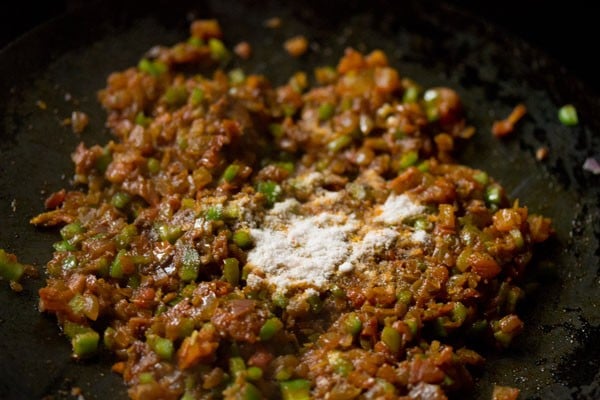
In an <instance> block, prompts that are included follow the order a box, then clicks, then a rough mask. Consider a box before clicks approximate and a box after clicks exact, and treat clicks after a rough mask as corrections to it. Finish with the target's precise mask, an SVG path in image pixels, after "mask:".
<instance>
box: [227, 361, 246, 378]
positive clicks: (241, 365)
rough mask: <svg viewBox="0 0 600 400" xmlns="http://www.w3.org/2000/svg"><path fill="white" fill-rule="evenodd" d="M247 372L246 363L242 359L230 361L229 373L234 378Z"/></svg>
mask: <svg viewBox="0 0 600 400" xmlns="http://www.w3.org/2000/svg"><path fill="white" fill-rule="evenodd" d="M245 370H246V363H245V362H244V359H243V358H242V357H231V358H230V359H229V372H230V373H231V375H233V376H237V375H238V374H240V373H242V372H244V371H245Z"/></svg>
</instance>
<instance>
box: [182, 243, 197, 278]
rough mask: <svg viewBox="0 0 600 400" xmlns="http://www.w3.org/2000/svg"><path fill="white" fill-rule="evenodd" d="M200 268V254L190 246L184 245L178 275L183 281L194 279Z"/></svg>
mask: <svg viewBox="0 0 600 400" xmlns="http://www.w3.org/2000/svg"><path fill="white" fill-rule="evenodd" d="M199 270H200V255H199V254H198V251H197V250H196V249H195V248H194V247H192V246H186V247H185V248H184V250H183V257H182V263H181V267H180V269H179V277H180V278H181V280H182V281H184V282H190V281H195V280H196V278H198V272H199Z"/></svg>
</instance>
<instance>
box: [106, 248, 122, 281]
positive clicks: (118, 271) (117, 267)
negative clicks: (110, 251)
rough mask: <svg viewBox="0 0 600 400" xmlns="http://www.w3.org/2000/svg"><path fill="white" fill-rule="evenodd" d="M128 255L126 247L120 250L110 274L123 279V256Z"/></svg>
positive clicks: (111, 266)
mask: <svg viewBox="0 0 600 400" xmlns="http://www.w3.org/2000/svg"><path fill="white" fill-rule="evenodd" d="M125 256H126V252H125V249H121V250H119V252H118V253H117V255H116V256H115V259H114V260H113V262H112V264H111V265H110V269H109V272H108V274H109V275H110V276H111V277H112V278H116V279H121V278H123V276H125V274H124V273H123V261H122V258H123V257H125Z"/></svg>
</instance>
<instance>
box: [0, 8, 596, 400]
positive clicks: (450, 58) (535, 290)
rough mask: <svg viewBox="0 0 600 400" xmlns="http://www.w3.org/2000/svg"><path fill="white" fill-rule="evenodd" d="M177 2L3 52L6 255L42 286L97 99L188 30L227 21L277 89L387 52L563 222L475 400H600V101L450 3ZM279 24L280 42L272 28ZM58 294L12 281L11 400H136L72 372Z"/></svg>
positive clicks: (93, 136) (100, 367) (0, 208)
mask: <svg viewBox="0 0 600 400" xmlns="http://www.w3.org/2000/svg"><path fill="white" fill-rule="evenodd" d="M166 3H167V2H162V1H156V2H154V3H152V2H145V4H144V6H143V7H142V6H139V5H138V6H133V5H131V4H123V2H121V3H119V2H112V1H111V2H102V3H101V4H100V3H96V4H91V5H89V6H88V7H86V8H84V9H82V10H80V11H74V12H71V13H69V14H66V15H64V16H62V17H60V18H58V19H55V20H53V21H51V22H49V23H47V24H45V25H42V26H41V27H39V28H38V29H36V30H35V31H33V32H31V33H30V34H28V35H26V36H25V37H23V38H21V39H20V40H19V41H17V42H14V43H13V44H12V45H10V46H9V47H7V48H5V49H4V50H3V51H2V52H1V53H0V76H2V79H0V160H1V161H0V247H2V248H4V249H6V250H8V251H11V252H15V253H17V254H18V255H19V257H20V259H21V260H22V261H23V262H26V263H31V264H33V265H35V266H37V267H38V269H39V270H40V271H42V266H43V265H44V264H45V262H46V261H47V260H48V259H49V258H50V257H51V244H52V242H54V241H56V240H57V239H58V234H57V233H56V232H54V231H44V230H39V229H34V228H33V227H31V226H30V225H29V224H28V220H29V219H30V218H31V217H32V216H34V215H35V214H37V213H39V212H40V211H42V206H43V199H44V198H45V197H46V196H47V195H48V194H49V193H51V192H53V191H56V190H58V189H60V188H62V187H69V185H70V183H69V178H70V176H72V173H73V169H72V165H71V161H70V157H69V155H70V153H71V151H72V150H73V149H74V148H75V146H76V144H77V143H78V142H79V141H80V140H83V141H84V142H86V143H87V144H88V145H89V144H91V143H98V142H99V143H106V142H107V141H108V140H109V139H110V135H109V133H108V132H107V131H106V129H105V128H104V124H103V121H104V117H105V114H104V112H103V111H102V110H101V109H100V107H99V105H98V103H97V101H96V98H95V93H96V92H97V90H98V89H100V88H102V87H103V86H104V83H105V79H106V77H107V75H108V74H109V73H110V72H111V71H115V70H119V69H123V68H126V67H128V66H130V65H135V64H136V63H137V61H138V59H139V58H140V57H141V56H142V55H143V54H144V52H145V51H146V50H148V49H149V48H150V47H151V46H153V45H155V44H172V43H175V42H177V41H179V40H183V39H184V38H185V37H186V36H187V26H188V23H189V18H191V17H194V16H195V17H216V18H218V19H219V20H220V22H221V23H222V26H224V30H225V32H226V34H225V37H226V42H227V43H228V44H229V45H233V44H235V43H237V42H239V41H241V40H247V41H248V42H250V43H251V44H252V46H253V49H254V54H253V57H252V58H251V59H250V60H248V61H244V62H239V61H234V65H239V66H242V67H243V68H244V69H245V70H246V71H249V72H254V73H262V74H266V75H267V76H268V77H269V78H270V79H272V80H273V81H274V82H275V83H276V84H278V83H282V82H283V81H284V80H285V79H286V77H288V76H290V75H291V74H292V73H293V72H295V71H297V70H300V69H302V70H306V71H312V68H314V67H315V66H318V65H325V64H334V63H335V61H336V60H337V59H338V58H339V56H340V55H341V54H342V52H343V49H344V48H345V47H347V46H352V47H355V48H357V49H359V50H365V51H366V50H370V49H375V48H381V49H383V50H384V51H386V53H387V54H388V56H389V59H390V62H391V64H392V65H394V66H396V67H397V68H399V70H400V73H401V74H402V75H403V76H407V77H411V78H413V79H415V80H416V81H417V82H419V83H421V84H422V85H423V86H424V87H428V86H438V85H445V86H450V87H452V88H454V89H456V90H457V91H458V92H459V94H460V95H461V97H462V99H463V102H464V103H465V106H466V109H467V110H468V115H469V119H470V122H471V123H472V124H473V125H474V126H476V127H477V129H478V132H477V134H476V136H475V137H474V138H473V139H472V140H471V141H470V142H469V143H467V144H466V145H465V146H464V149H463V150H462V153H461V155H460V157H459V160H460V161H461V162H463V163H466V164H467V165H470V166H473V167H475V168H482V169H485V170H486V171H488V173H489V174H490V175H492V176H494V177H495V178H497V179H498V180H499V181H500V182H501V183H502V184H503V185H504V186H505V187H506V188H507V191H508V192H509V193H510V195H511V196H512V197H516V198H519V199H520V201H521V202H522V203H523V204H526V205H528V207H529V208H530V210H531V211H532V212H536V213H542V214H545V215H547V216H550V217H552V218H553V220H554V226H555V229H556V232H557V233H556V237H555V238H554V239H553V240H552V241H551V242H550V243H547V244H545V245H544V246H543V247H542V248H540V249H538V250H540V251H539V252H538V254H539V256H538V257H537V258H536V260H534V264H533V266H532V268H531V273H530V277H529V278H530V283H528V284H527V288H528V290H527V292H528V294H527V299H526V301H525V302H524V303H523V305H522V306H521V310H520V313H521V315H522V316H523V319H524V321H525V322H526V326H525V331H524V333H523V334H522V335H521V336H520V337H519V338H518V339H517V341H516V343H515V344H514V346H513V347H512V348H511V349H508V350H506V351H502V352H496V351H489V350H487V351H484V355H485V356H486V358H487V360H488V361H487V364H486V366H485V369H484V370H483V371H479V372H476V373H475V374H476V378H477V382H476V388H475V391H474V392H473V393H472V394H470V396H471V397H473V398H481V399H485V398H489V397H490V393H491V389H492V385H493V384H501V385H509V386H516V387H519V388H520V389H521V390H522V398H524V399H570V398H581V399H586V398H589V399H594V398H600V372H599V371H600V345H598V344H597V337H598V336H600V291H599V289H598V288H599V286H600V270H599V258H600V247H599V241H600V218H599V214H600V205H599V199H600V177H598V176H595V175H593V174H591V173H589V172H587V171H584V170H583V169H582V164H583V162H584V160H585V159H586V158H587V157H589V156H596V157H600V143H599V142H600V135H598V134H597V133H598V131H599V130H600V114H599V113H598V112H597V110H600V98H599V97H597V96H596V95H594V94H593V93H590V92H589V91H588V90H587V89H586V88H585V86H584V85H583V84H582V83H581V82H580V81H578V80H576V79H574V78H572V77H571V76H569V75H568V74H566V73H565V71H564V70H563V68H561V66H560V65H559V64H557V63H556V62H554V61H552V60H551V59H548V57H546V56H545V55H544V54H543V53H541V52H540V51H538V50H536V49H535V48H532V47H530V46H529V45H527V44H526V43H524V42H522V41H521V40H519V39H518V38H515V37H513V36H511V35H509V34H506V33H505V32H503V31H502V30H499V29H498V28H495V27H494V26H491V25H490V24H487V23H486V22H485V21H481V20H479V19H477V18H475V17H473V16H471V15H469V14H466V13H463V12H461V11H460V10H457V9H455V8H453V7H451V6H447V5H445V4H443V3H439V2H433V1H431V2H430V1H414V2H411V1H407V2H402V4H396V3H395V2H391V1H390V2H383V1H379V0H374V1H370V2H368V4H367V2H361V1H354V0H349V1H345V2H325V1H303V2H288V3H285V2H284V3H281V2H277V1H268V0H260V1H250V0H246V1H237V2H236V1H232V0H226V1H223V0H206V1H193V2H191V1H190V2H186V1H182V2H179V3H178V5H177V7H173V6H168V5H167V4H166ZM273 16H279V17H281V19H282V21H283V26H282V27H281V29H279V30H275V31H273V30H268V29H267V28H265V27H264V26H263V22H264V20H265V19H266V18H268V17H273ZM300 33H301V34H304V35H306V36H307V38H308V39H309V40H310V42H311V43H312V45H311V49H310V51H309V52H308V54H306V55H305V56H303V57H302V58H299V59H293V58H291V57H289V56H288V55H287V54H286V53H285V52H284V51H283V50H282V48H281V44H282V43H283V41H284V40H285V39H287V38H288V37H291V36H293V35H295V34H300ZM236 63H237V64H236ZM39 101H43V103H44V104H45V105H46V107H45V109H43V108H44V107H40V105H41V103H40V102H39ZM519 102H524V103H525V104H526V106H527V108H528V114H527V117H526V118H525V119H524V120H523V121H521V122H520V123H519V125H518V129H517V131H516V132H515V134H514V135H512V136H511V137H509V138H507V139H505V140H498V139H495V138H493V137H492V135H491V134H490V127H491V124H492V121H493V120H494V119H499V118H503V117H505V116H506V115H508V113H509V112H510V110H511V109H512V108H513V107H514V106H515V105H516V104H517V103H519ZM567 102H572V103H574V104H575V105H576V107H577V110H578V112H579V116H580V121H581V123H580V124H579V125H578V126H576V127H565V126H563V125H561V124H560V123H559V122H558V120H557V117H556V112H557V109H558V107H559V106H560V105H562V104H564V103H567ZM73 110H81V111H84V112H86V113H87V114H88V115H89V116H90V124H89V126H88V128H87V129H86V130H85V132H84V133H82V134H81V135H80V136H77V135H75V134H74V133H72V132H71V130H70V129H69V128H67V127H64V126H63V125H62V124H61V121H62V120H63V119H64V118H65V117H68V116H69V115H70V114H71V111H73ZM540 146H547V147H549V149H550V154H549V156H548V158H547V159H546V160H544V161H543V162H538V161H536V160H535V151H536V149H537V148H539V147H540ZM43 281H44V277H43V274H42V275H41V277H40V278H39V279H32V280H27V281H26V282H25V283H24V290H23V292H21V293H14V292H12V291H10V290H9V289H8V285H7V284H6V282H0V284H1V285H0V286H1V287H0V398H2V399H40V398H45V397H49V398H54V399H62V398H65V399H67V398H73V396H72V394H71V392H70V391H71V389H72V388H73V387H79V388H81V390H82V391H83V394H84V396H85V398H86V399H109V398H110V399H125V398H126V389H125V386H124V385H123V383H122V382H121V378H120V377H119V376H117V375H115V374H113V373H111V372H110V365H111V359H110V358H108V356H106V355H101V356H99V357H98V358H95V359H92V360H89V361H85V362H76V361H74V360H72V359H71V358H70V345H69V343H68V340H67V339H66V338H65V337H62V336H61V335H60V334H59V329H58V328H57V325H56V322H55V320H54V319H53V318H52V317H50V316H46V315H42V314H40V313H39V312H38V311H37V290H38V289H39V287H40V286H42V285H43Z"/></svg>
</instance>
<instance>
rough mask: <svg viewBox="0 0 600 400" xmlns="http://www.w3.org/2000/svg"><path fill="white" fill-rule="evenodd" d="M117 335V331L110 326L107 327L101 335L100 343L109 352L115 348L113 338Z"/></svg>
mask: <svg viewBox="0 0 600 400" xmlns="http://www.w3.org/2000/svg"><path fill="white" fill-rule="evenodd" d="M116 335H117V330H116V329H115V328H113V327H112V326H109V327H107V328H106V329H105V330H104V335H102V342H103V343H104V347H106V348H107V349H109V350H112V349H113V348H114V347H115V336H116Z"/></svg>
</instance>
